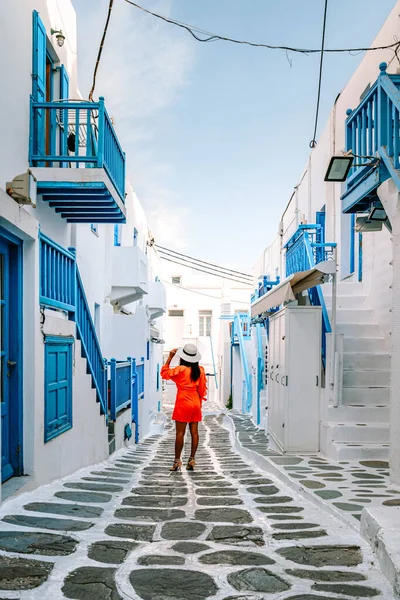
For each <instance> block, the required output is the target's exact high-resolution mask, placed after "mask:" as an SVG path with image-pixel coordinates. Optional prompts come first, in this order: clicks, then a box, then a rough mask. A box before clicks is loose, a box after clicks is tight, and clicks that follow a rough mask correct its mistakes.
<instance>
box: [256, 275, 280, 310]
mask: <svg viewBox="0 0 400 600" xmlns="http://www.w3.org/2000/svg"><path fill="white" fill-rule="evenodd" d="M280 282H281V278H280V277H279V276H278V277H277V278H276V280H275V281H271V280H270V278H269V275H264V276H263V278H262V280H261V281H260V282H259V283H258V288H257V289H256V290H255V292H254V294H252V295H251V297H250V302H251V304H253V302H255V301H256V300H258V298H261V297H262V296H264V295H265V294H267V293H268V292H270V291H271V290H272V288H273V287H274V285H278V284H279V283H280Z"/></svg>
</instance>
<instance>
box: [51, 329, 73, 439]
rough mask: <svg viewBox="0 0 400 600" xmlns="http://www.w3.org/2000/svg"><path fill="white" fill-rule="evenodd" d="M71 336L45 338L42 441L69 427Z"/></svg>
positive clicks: (70, 408)
mask: <svg viewBox="0 0 400 600" xmlns="http://www.w3.org/2000/svg"><path fill="white" fill-rule="evenodd" d="M73 343H74V338H65V337H55V336H48V337H46V340H45V365H44V368H45V377H44V379H45V384H44V385H45V391H44V441H45V443H46V442H49V441H50V440H52V439H54V438H55V437H57V436H59V435H60V434H62V433H65V432H66V431H68V430H69V429H71V428H72V347H73Z"/></svg>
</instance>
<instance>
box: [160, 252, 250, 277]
mask: <svg viewBox="0 0 400 600" xmlns="http://www.w3.org/2000/svg"><path fill="white" fill-rule="evenodd" d="M159 256H160V258H173V259H175V260H176V261H178V263H179V264H180V265H182V266H183V267H187V268H188V269H193V268H195V267H200V268H201V269H204V270H206V272H207V273H212V274H215V275H220V276H227V277H231V278H233V279H236V280H237V281H240V282H242V283H244V284H245V285H253V280H252V279H250V278H248V279H247V278H244V277H241V276H240V275H234V274H232V273H227V272H226V271H218V270H217V269H214V268H213V267H208V266H206V265H201V264H199V263H195V262H192V261H188V260H187V259H186V258H180V257H179V256H175V255H173V254H168V253H165V252H164V251H161V252H160V253H159Z"/></svg>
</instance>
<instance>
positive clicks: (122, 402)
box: [109, 358, 133, 421]
mask: <svg viewBox="0 0 400 600" xmlns="http://www.w3.org/2000/svg"><path fill="white" fill-rule="evenodd" d="M109 365H110V418H111V420H112V421H115V420H116V418H117V415H118V413H119V412H121V411H122V410H124V409H126V408H128V407H129V406H130V405H131V403H132V391H133V385H132V383H133V362H132V359H130V358H128V359H127V360H126V361H116V360H115V358H112V359H111V360H110V362H109Z"/></svg>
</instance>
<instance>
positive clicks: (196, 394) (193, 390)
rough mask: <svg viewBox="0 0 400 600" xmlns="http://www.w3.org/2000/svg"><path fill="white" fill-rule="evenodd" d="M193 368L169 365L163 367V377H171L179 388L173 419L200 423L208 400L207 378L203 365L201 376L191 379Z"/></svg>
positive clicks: (181, 421)
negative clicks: (194, 379) (203, 408)
mask: <svg viewBox="0 0 400 600" xmlns="http://www.w3.org/2000/svg"><path fill="white" fill-rule="evenodd" d="M190 374H191V369H190V367H185V366H183V365H180V366H179V367H175V368H174V369H171V368H170V367H168V366H167V365H164V366H163V367H162V368H161V377H162V378H163V379H171V380H172V381H173V382H174V383H176V387H177V388H178V391H177V394H176V400H175V407H174V411H173V413H172V420H173V421H179V422H180V423H198V422H199V421H201V420H202V413H201V407H202V402H203V400H206V397H205V396H206V393H207V380H206V374H205V371H204V369H203V367H200V378H199V379H198V380H197V381H192V380H191V379H190Z"/></svg>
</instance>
